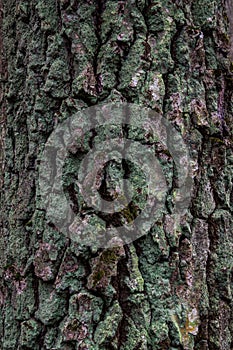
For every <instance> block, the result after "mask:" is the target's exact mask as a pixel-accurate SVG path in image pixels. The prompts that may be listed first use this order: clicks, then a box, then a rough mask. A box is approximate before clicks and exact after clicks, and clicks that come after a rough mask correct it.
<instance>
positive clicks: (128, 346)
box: [0, 0, 233, 350]
mask: <svg viewBox="0 0 233 350" xmlns="http://www.w3.org/2000/svg"><path fill="white" fill-rule="evenodd" d="M232 13H233V9H232V4H231V2H230V1H223V0H202V1H200V0H193V1H186V0H156V1H155V0H148V1H147V0H128V1H113V0H112V1H111V0H96V1H94V0H79V1H77V0H47V1H46V0H34V1H30V0H18V1H16V0H0V26H1V33H0V54H1V61H0V71H1V92H0V101H1V116H0V151H1V153H0V187H1V197H0V203H1V204H0V205H1V218H0V349H2V350H16V349H43V350H48V349H56V350H59V349H61V350H64V349H67V350H68V349H69V350H73V349H76V350H77V349H83V350H111V349H116V350H117V349H119V350H137V349H138V350H147V349H148V350H165V349H170V350H175V349H176V350H178V349H179V350H182V349H185V350H192V349H195V350H218V349H219V350H232V349H233V335H232V334H233V323H232V322H233V321H232V320H233V313H232V301H233V299H232V292H233V279H232V267H233V217H232V213H233V189H232V183H233V181H232V177H233V176H232V175H233V152H232V150H233V147H232V145H233V142H232V141H233V130H232V125H233V123H232V122H233V118H232V115H233V98H232V93H233V55H232V50H233V45H232V38H233V36H232V33H233V25H232V23H233V22H232ZM109 102H129V103H135V104H138V105H141V106H143V107H148V108H151V109H152V110H154V111H156V112H157V113H160V114H162V115H163V116H164V118H166V119H167V120H168V121H169V122H170V123H171V124H172V125H173V126H175V128H176V129H177V131H178V132H179V133H180V135H181V136H182V138H183V140H184V142H185V143H186V144H187V147H188V149H189V152H190V159H191V168H192V179H193V183H194V187H193V191H192V200H191V203H190V206H189V208H187V211H186V213H185V214H184V215H183V216H182V219H181V220H180V222H179V225H177V224H176V220H175V218H174V215H173V212H172V205H171V203H172V200H171V199H169V198H170V197H169V196H168V198H167V202H166V206H165V208H164V213H163V216H162V218H161V220H157V221H156V222H155V223H154V225H153V227H152V228H151V230H150V232H149V233H148V234H146V235H144V236H142V237H141V238H139V239H137V240H136V241H134V242H132V243H131V244H128V245H125V246H118V247H117V248H116V249H109V250H108V249H98V250H94V249H90V248H89V247H86V246H84V245H83V246H82V245H81V244H77V243H75V242H73V241H72V240H70V239H68V238H67V237H66V236H65V235H63V234H61V233H60V232H59V231H58V230H56V228H55V227H54V226H53V225H48V223H47V221H46V215H45V214H46V213H45V212H44V211H43V210H40V207H39V206H38V201H37V189H38V169H39V159H40V157H41V154H42V152H43V148H44V145H45V143H46V141H47V139H48V137H49V135H50V134H51V133H52V132H53V130H54V129H55V128H56V126H57V125H59V123H62V122H63V121H64V120H66V119H67V118H69V117H71V116H72V115H73V114H75V113H76V112H77V111H81V110H82V109H85V108H87V107H90V106H94V105H96V104H99V103H109ZM95 136H96V135H94V136H93V135H90V139H91V140H92V141H93V138H95ZM102 136H103V135H102ZM99 137H101V135H100V136H99ZM135 137H139V136H138V135H137V134H136V133H135ZM89 141H90V140H89ZM83 147H84V148H85V145H83ZM161 154H162V156H161ZM160 157H161V164H162V166H163V169H164V171H165V173H166V176H167V182H168V184H169V186H170V194H171V193H173V192H172V190H173V186H174V183H175V177H176V174H175V169H174V167H173V166H172V159H171V155H170V154H169V153H167V152H164V153H163V151H161V152H160ZM74 162H75V161H74V159H72V157H71V159H70V163H69V161H68V163H67V167H66V170H67V174H68V175H69V174H71V175H72V176H73V174H72V171H74V170H73V165H74ZM133 170H135V169H133ZM118 171H119V174H120V170H119V169H116V168H114V167H112V168H111V167H110V166H109V168H107V169H106V173H107V174H108V175H109V178H110V182H111V181H113V182H114V174H116V176H118V174H117V172H118ZM68 175H66V183H65V184H64V186H65V187H64V188H65V191H66V193H67V196H69V198H71V199H72V200H73V202H74V208H76V209H75V210H77V211H78V210H79V211H82V210H84V203H82V202H80V201H79V199H78V196H77V193H76V190H75V187H74V186H73V185H72V182H71V181H69V176H68ZM139 175H140V172H139ZM119 176H120V175H119ZM139 200H140V196H139ZM141 200H142V199H141ZM130 215H132V217H131V219H133V218H134V214H133V213H130Z"/></svg>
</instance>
